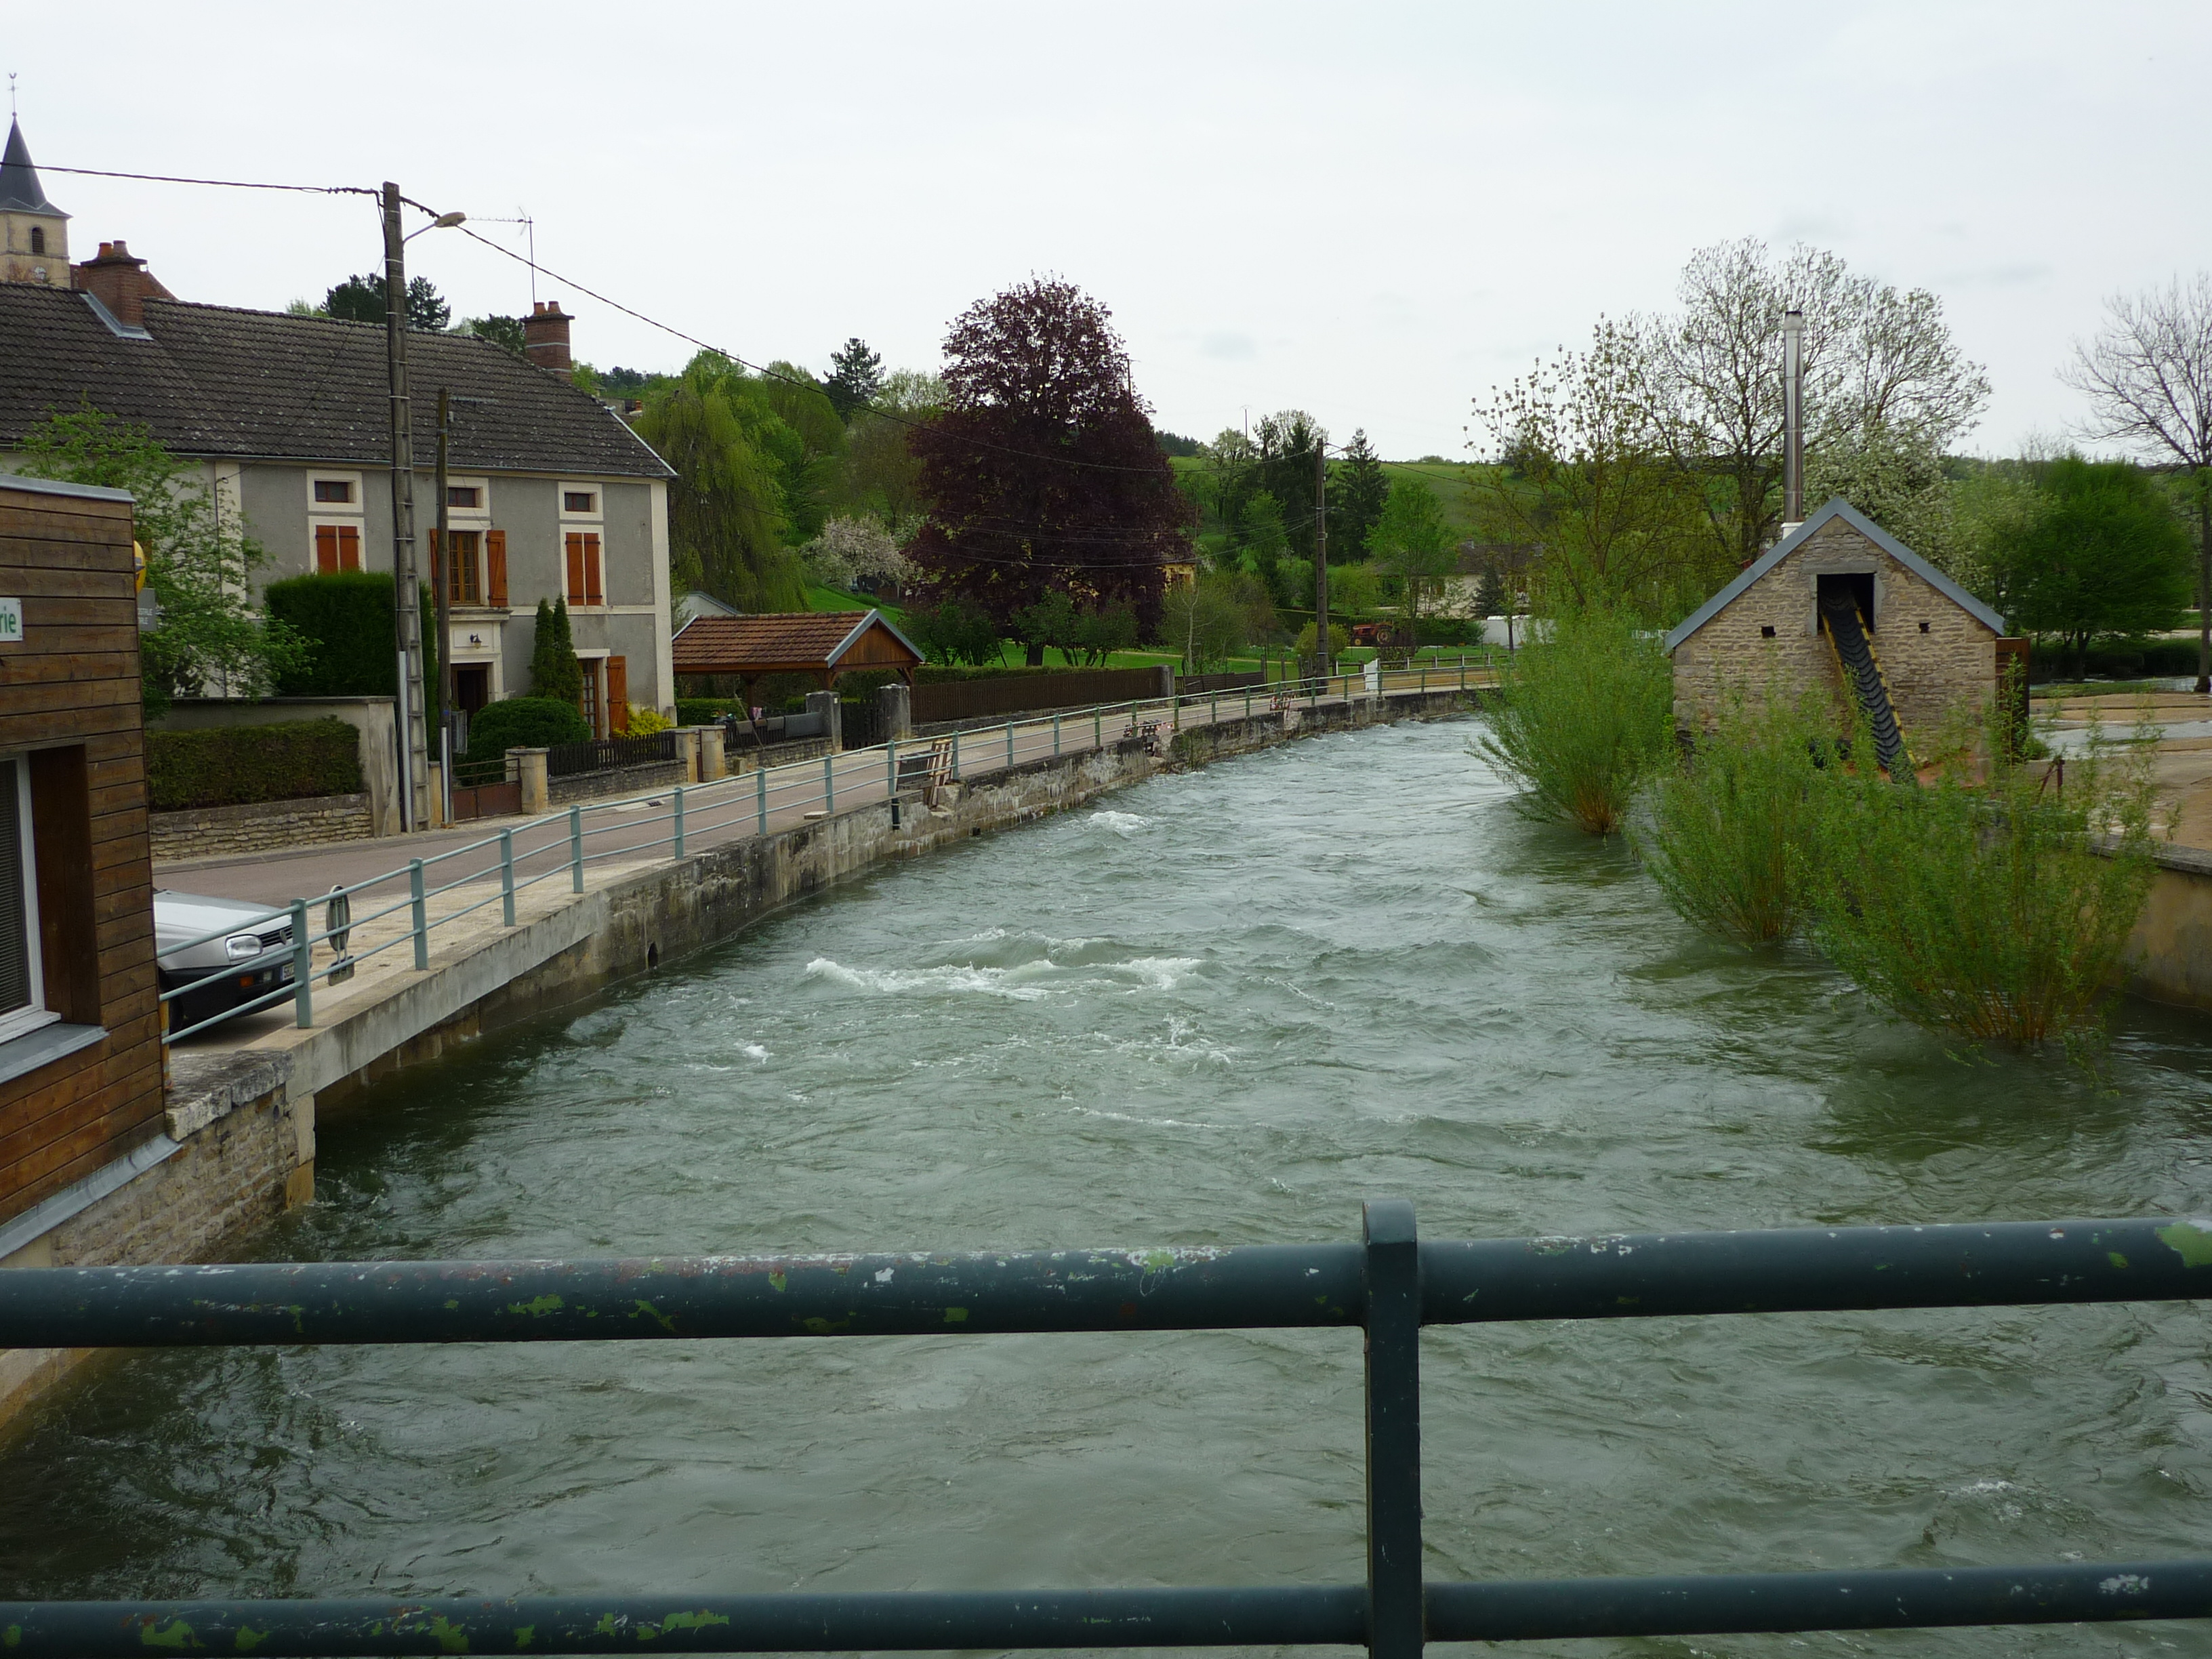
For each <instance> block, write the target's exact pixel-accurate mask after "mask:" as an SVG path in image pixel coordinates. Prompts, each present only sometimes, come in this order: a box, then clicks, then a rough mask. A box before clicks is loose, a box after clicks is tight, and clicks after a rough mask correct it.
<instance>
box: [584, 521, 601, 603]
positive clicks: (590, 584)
mask: <svg viewBox="0 0 2212 1659" xmlns="http://www.w3.org/2000/svg"><path fill="white" fill-rule="evenodd" d="M584 603H585V604H586V605H601V604H604V603H605V595H603V594H602V593H601V592H599V538H598V537H597V536H594V535H592V534H590V533H589V532H586V535H585V537H584Z"/></svg>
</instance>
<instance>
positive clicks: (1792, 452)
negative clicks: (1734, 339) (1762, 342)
mask: <svg viewBox="0 0 2212 1659" xmlns="http://www.w3.org/2000/svg"><path fill="white" fill-rule="evenodd" d="M1804 522H1805V313H1803V312H1802V311H1794V310H1793V311H1785V312H1784V313H1782V533H1783V534H1784V535H1785V536H1786V535H1788V534H1789V533H1790V532H1791V531H1793V530H1795V529H1796V527H1797V526H1799V525H1801V524H1802V523H1804Z"/></svg>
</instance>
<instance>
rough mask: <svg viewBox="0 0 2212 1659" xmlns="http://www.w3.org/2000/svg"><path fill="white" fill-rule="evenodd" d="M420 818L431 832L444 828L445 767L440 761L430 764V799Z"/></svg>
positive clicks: (424, 806) (425, 804)
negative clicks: (425, 822)
mask: <svg viewBox="0 0 2212 1659" xmlns="http://www.w3.org/2000/svg"><path fill="white" fill-rule="evenodd" d="M422 816H423V817H424V819H425V820H426V821H427V822H428V824H429V826H430V828H432V829H444V828H445V827H446V767H445V763H444V762H442V761H432V762H431V763H430V799H428V801H427V802H425V803H424V805H423V811H422Z"/></svg>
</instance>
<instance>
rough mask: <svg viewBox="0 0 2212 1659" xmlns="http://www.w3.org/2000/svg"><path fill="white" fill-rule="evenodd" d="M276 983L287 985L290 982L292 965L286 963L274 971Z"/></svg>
mask: <svg viewBox="0 0 2212 1659" xmlns="http://www.w3.org/2000/svg"><path fill="white" fill-rule="evenodd" d="M276 982H277V983H278V984H279V985H289V984H290V983H291V982H292V964H291V963H289V962H288V963H285V964H284V965H283V967H282V968H280V969H277V970H276Z"/></svg>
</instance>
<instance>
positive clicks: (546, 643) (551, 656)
mask: <svg viewBox="0 0 2212 1659" xmlns="http://www.w3.org/2000/svg"><path fill="white" fill-rule="evenodd" d="M530 695H531V696H533V697H552V698H555V699H556V700H557V701H559V702H580V701H581V700H582V698H583V696H584V665H583V664H581V663H580V662H578V661H577V660H576V645H575V637H574V635H572V634H571V633H570V632H569V630H568V599H566V598H565V597H564V598H562V599H555V600H554V601H552V602H551V603H550V604H548V603H547V602H546V601H545V600H544V599H540V600H538V621H537V630H536V634H535V636H534V638H533V640H532V645H531V647H530Z"/></svg>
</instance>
